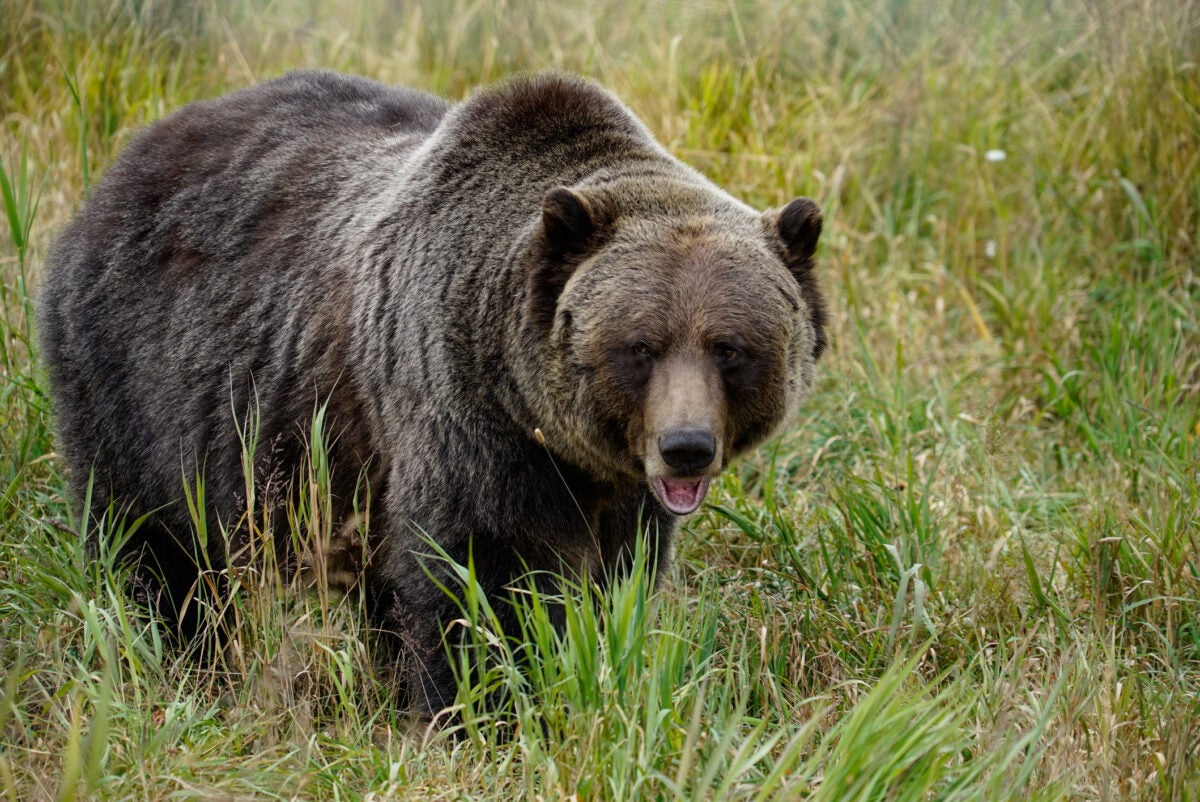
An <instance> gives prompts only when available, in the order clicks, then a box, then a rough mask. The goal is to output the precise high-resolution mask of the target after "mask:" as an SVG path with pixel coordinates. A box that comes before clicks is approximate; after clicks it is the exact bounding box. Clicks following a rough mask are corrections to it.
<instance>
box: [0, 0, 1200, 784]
mask: <svg viewBox="0 0 1200 802" xmlns="http://www.w3.org/2000/svg"><path fill="white" fill-rule="evenodd" d="M1198 58H1200V7H1198V6H1197V4H1196V3H1194V2H1161V3H1160V2H1130V1H1126V0H1105V1H1102V2H1083V1H1082V0H1046V2H1032V1H1026V0H1020V1H1018V0H1014V2H1007V3H987V2H977V1H974V0H951V1H950V2H937V1H935V0H911V1H910V2H899V0H865V1H864V2H848V0H815V2H807V3H791V2H775V1H773V0H765V2H758V3H749V2H744V1H741V0H738V1H735V0H729V1H728V2H717V1H715V0H714V1H713V2H705V1H704V0H697V1H696V2H682V1H681V0H630V1H629V2H617V0H600V1H599V2H590V3H584V2H552V3H534V2H529V0H509V1H508V2H505V1H503V0H491V1H490V2H488V1H486V0H472V1H468V0H449V2H432V1H430V0H426V1H425V2H406V3H400V2H383V0H367V2H361V3H354V4H351V3H338V2H335V1H334V0H308V1H307V2H300V1H299V0H287V1H286V2H246V1H245V0H198V1H197V2H184V0H173V1H171V0H161V1H160V2H154V0H143V1H141V2H135V1H134V0H98V1H93V2H82V0H61V1H60V2H49V0H0V116H2V119H3V133H2V135H0V136H2V138H0V165H2V168H3V169H2V170H0V176H2V177H3V182H2V186H0V188H2V189H4V193H3V202H4V212H5V222H6V226H5V227H6V229H7V232H6V233H7V236H4V237H0V288H2V289H0V292H2V295H0V309H2V318H0V334H2V335H3V337H2V338H0V410H2V412H0V415H2V418H0V528H2V530H3V535H2V537H0V675H2V676H3V677H4V678H5V682H4V686H3V691H2V693H0V793H3V794H6V795H7V796H8V797H9V798H12V799H17V798H22V799H23V798H49V797H52V798H61V799H69V798H73V797H75V796H83V797H106V798H108V797H111V798H131V797H132V798H147V799H151V798H154V799H157V798H162V797H166V796H181V797H192V796H199V797H209V796H229V797H238V798H240V797H256V798H257V797H267V798H342V797H346V796H349V797H360V796H363V795H365V794H368V793H373V794H375V795H376V796H377V798H393V797H404V798H409V797H454V798H468V797H469V798H499V797H504V796H509V797H511V796H512V795H514V794H518V795H521V796H527V797H531V798H532V797H534V796H538V795H540V796H542V797H543V798H557V797H562V796H568V795H570V794H578V795H579V796H580V797H581V798H589V799H609V798H612V799H622V798H634V799H636V798H664V797H672V798H674V797H691V798H717V797H720V798H724V797H738V798H743V797H744V798H765V797H768V796H771V797H776V796H778V797H799V796H814V797H824V798H837V799H846V798H854V799H876V798H879V799H883V798H887V799H901V798H903V799H909V798H913V799H916V798H920V799H930V798H936V799H949V798H960V797H961V798H991V799H1010V798H1013V797H1016V796H1021V797H1026V796H1030V797H1035V798H1059V797H1071V798H1085V799H1124V798H1132V799H1196V798H1197V797H1198V795H1200V794H1198V792H1197V790H1196V789H1197V788H1200V623H1198V621H1200V557H1198V554H1200V498H1198V496H1200V493H1198V485H1200V479H1198V471H1200V467H1198V463H1200V447H1198V444H1197V438H1198V437H1200V271H1198V265H1200V256H1198V250H1197V248H1198V246H1197V232H1198V229H1200V75H1198V72H1197V70H1198V64H1197V60H1198ZM316 66H320V67H328V68H332V69H338V70H344V71H350V72H355V73H360V74H364V75H368V76H371V77H374V78H377V79H380V80H384V81H390V82H395V83H402V84H406V85H411V86H417V87H421V88H425V89H429V90H431V91H435V92H439V93H442V94H445V95H447V96H449V97H452V98H459V97H462V96H463V95H464V94H465V93H466V92H468V91H469V90H470V89H471V88H472V87H474V86H476V85H478V84H479V83H483V82H487V81H491V80H495V79H499V78H502V77H504V76H506V75H509V74H511V73H513V72H515V71H520V70H531V69H541V68H546V67H556V68H562V69H568V70H572V71H578V72H582V73H586V74H588V75H591V76H594V77H596V78H598V79H599V80H601V81H602V82H604V83H606V84H607V85H609V86H610V87H612V88H613V89H614V90H615V91H616V92H617V93H618V94H619V95H620V96H621V97H622V98H623V99H624V100H625V101H626V102H627V103H628V104H629V105H630V106H631V107H632V108H633V109H634V110H635V111H636V112H637V113H638V114H639V115H640V116H641V117H643V119H645V120H646V122H647V123H648V124H649V126H650V127H651V129H652V130H654V131H655V133H656V134H657V135H658V136H659V137H660V139H661V140H662V141H663V142H664V143H665V144H666V145H667V147H668V148H670V149H671V150H672V152H674V153H675V154H677V155H678V156H680V157H681V158H683V159H684V160H686V161H688V162H690V163H692V164H694V165H695V166H696V167H698V168H699V169H701V170H702V171H704V172H705V173H706V174H708V175H709V176H711V177H712V178H713V179H714V180H716V181H717V182H719V183H721V184H722V185H724V186H725V187H727V188H728V189H729V190H730V191H731V192H733V193H734V194H736V195H738V196H740V197H742V198H744V199H745V200H747V201H748V202H750V203H752V204H755V205H758V206H767V205H774V204H779V203H782V202H784V201H786V200H788V199H790V198H791V197H793V196H795V195H800V194H806V195H810V196H812V197H814V198H816V199H817V200H818V201H819V202H820V203H821V205H822V207H823V209H824V210H825V213H826V228H825V231H826V233H825V236H824V237H823V239H822V242H823V247H822V250H821V273H822V277H823V280H824V285H825V287H826V289H827V291H828V293H829V295H830V299H831V302H832V308H833V314H832V330H831V339H832V346H831V350H830V351H829V356H828V357H827V359H826V361H825V362H824V363H823V365H822V379H821V384H820V386H819V388H818V391H817V393H816V395H815V397H814V398H813V399H812V401H811V402H810V403H808V404H807V405H806V406H805V407H804V408H803V410H802V412H801V416H800V418H799V419H798V420H797V421H796V422H795V425H794V426H792V427H790V428H789V429H788V430H787V431H786V432H785V433H784V434H782V435H781V436H780V437H779V438H777V439H776V440H775V441H774V442H772V443H771V444H769V445H768V446H767V447H765V448H763V449H761V450H760V452H759V453H758V454H757V455H755V456H754V457H752V458H751V459H749V460H747V461H746V462H745V463H743V464H742V465H741V466H739V467H738V468H737V469H735V470H734V471H732V472H730V473H729V474H727V475H726V477H725V478H724V479H723V481H722V483H721V486H720V487H719V488H717V490H716V491H715V492H714V494H713V495H712V496H710V499H709V501H710V502H711V503H710V505H709V506H707V507H706V508H705V510H704V512H703V513H701V514H699V515H697V516H694V517H693V518H692V519H691V521H690V522H689V524H688V526H687V528H686V531H685V534H684V537H683V541H682V543H681V547H680V560H679V566H678V568H677V570H676V571H675V573H674V575H673V576H672V577H671V578H670V582H669V583H668V587H667V588H666V590H665V591H664V592H663V593H661V594H659V598H658V600H657V602H656V603H650V602H649V601H647V600H645V599H644V598H643V597H644V595H645V589H644V587H638V586H637V583H633V584H632V586H629V587H625V588H622V589H621V590H620V591H619V592H618V593H616V594H615V596H614V598H613V599H612V600H610V602H609V603H608V604H606V605H603V606H602V608H601V610H600V612H599V613H598V614H599V615H601V617H602V618H603V619H604V620H605V621H607V623H606V624H605V626H604V630H603V631H604V636H603V637H599V636H597V635H596V634H595V630H596V627H597V626H599V624H597V623H596V622H595V621H590V620H588V619H587V616H586V614H585V612H586V611H587V610H590V609H591V608H590V607H580V608H579V615H580V617H581V623H580V625H579V627H578V628H577V631H575V632H572V633H568V636H566V637H565V638H558V637H557V636H555V635H553V633H548V632H546V631H545V630H544V627H539V626H538V624H537V613H536V609H531V611H530V612H529V617H528V621H529V624H528V627H527V628H526V629H525V630H523V631H522V632H521V633H509V634H510V635H511V636H512V637H513V638H514V639H515V641H509V642H508V643H509V645H508V646H507V647H505V648H499V647H496V644H503V643H505V641H500V640H496V639H490V640H489V637H488V636H489V630H488V624H487V616H486V614H485V613H483V612H480V611H479V610H478V609H476V610H475V612H474V613H473V614H472V615H466V618H467V619H468V622H469V623H470V624H471V625H472V626H473V628H474V630H475V631H476V632H477V633H478V635H479V638H480V639H482V640H481V645H479V648H481V649H484V650H485V651H488V649H489V648H491V651H495V652H497V654H496V655H495V660H494V662H495V665H496V666H497V667H496V668H495V670H494V671H492V672H490V673H488V672H483V674H482V675H480V676H470V677H464V683H463V686H464V689H463V696H462V699H463V702H464V704H466V705H468V707H467V709H468V710H469V711H471V715H470V716H468V721H469V723H470V726H469V727H467V731H466V732H465V734H464V736H463V737H460V738H459V739H457V740H454V739H447V737H446V736H445V734H444V733H435V734H429V733H421V732H419V731H418V732H415V733H414V732H411V731H410V730H411V727H410V726H408V725H407V723H406V722H405V721H404V720H403V718H402V717H400V716H398V715H397V713H396V711H394V710H392V709H391V708H390V707H389V705H388V704H387V701H386V700H387V689H386V688H385V687H381V686H380V685H379V684H378V683H377V680H376V678H375V677H374V676H373V674H372V672H371V671H370V659H369V655H367V646H366V645H365V644H364V635H365V633H364V631H363V629H362V622H361V617H360V616H359V615H358V614H357V613H358V611H357V609H356V603H355V601H354V600H353V599H343V600H337V599H331V598H330V597H328V596H322V595H320V594H317V595H312V594H309V595H304V594H289V593H287V592H283V593H280V592H278V590H279V589H277V588H274V587H273V586H272V585H271V583H266V582H264V583H261V584H259V585H250V584H248V585H247V587H246V588H245V589H244V592H243V594H242V595H240V596H239V597H238V598H237V599H236V600H235V602H234V603H235V604H237V605H239V609H240V611H241V613H242V614H243V617H244V619H245V621H246V624H245V627H244V633H243V637H242V640H240V641H238V642H237V643H236V644H235V648H234V650H233V652H231V654H230V655H228V656H227V657H226V659H225V660H224V661H222V663H221V665H219V666H216V667H214V668H213V669H212V670H211V671H207V672H205V671H198V670H197V669H196V668H195V667H193V666H189V665H187V664H186V663H184V664H180V663H179V662H178V661H177V660H176V659H175V657H174V656H173V655H172V654H171V653H170V652H169V651H164V650H163V648H162V646H161V643H160V641H159V639H158V631H157V628H156V627H155V625H154V624H153V622H146V621H144V620H142V619H139V618H137V617H131V616H130V614H129V611H128V610H127V608H126V606H125V605H124V604H123V603H122V600H121V594H120V579H119V571H116V572H115V571H114V569H113V567H112V566H111V565H109V564H107V563H106V562H105V560H103V559H101V560H90V559H89V558H88V557H87V556H86V554H85V552H84V551H83V549H82V547H81V545H80V538H79V535H78V534H77V533H76V532H75V530H74V528H73V524H72V523H71V521H70V516H69V515H68V512H67V510H66V505H65V502H64V499H63V496H62V478H61V476H60V475H59V473H58V471H59V468H58V464H57V460H56V459H55V457H54V454H53V439H52V435H51V433H50V428H49V410H48V405H47V401H46V397H45V395H44V377H43V375H42V374H41V372H40V371H39V370H38V369H37V367H36V362H35V356H36V342H35V340H34V338H33V334H32V323H31V317H30V308H31V307H30V303H31V302H30V299H31V298H32V297H33V296H34V294H35V293H36V287H37V279H38V274H39V272H40V271H41V269H42V266H43V264H44V261H45V256H46V252H47V249H48V247H49V245H50V243H51V241H52V239H53V236H54V233H55V231H56V230H57V229H58V228H59V227H60V226H61V225H62V224H63V223H64V222H65V221H66V220H67V219H69V217H70V216H71V214H72V213H73V212H74V211H75V210H76V209H78V207H79V205H80V203H82V201H83V199H84V198H85V197H86V195H87V191H88V186H89V185H90V183H91V182H93V181H94V180H95V179H96V178H97V177H98V176H99V175H101V174H102V172H103V170H104V167H105V165H107V164H108V163H109V162H110V161H111V160H112V159H113V158H114V157H115V156H116V154H118V153H119V152H120V149H121V147H122V145H123V144H124V143H125V142H126V141H127V140H128V138H129V136H130V135H131V134H132V133H133V132H135V131H136V130H137V129H138V128H139V127H140V126H142V125H145V124H146V123H148V122H150V121H152V120H154V119H157V118H158V117H161V116H162V115H164V114H166V113H167V112H169V111H170V110H172V109H174V108H177V107H178V106H180V105H182V104H183V103H186V102H188V101H191V100H195V99H199V98H206V97H212V96H215V95H218V94H221V93H223V92H226V91H229V90H232V89H235V88H238V87H241V86H245V85H248V84H250V83H253V82H255V81H259V80H262V79H264V78H268V77H271V76H274V75H278V74H280V73H282V72H284V71H286V70H287V69H291V68H296V67H316ZM198 313H200V312H199V311H198ZM465 581H468V582H469V577H468V579H467V580H465ZM589 632H591V633H592V634H591V635H589V634H588V633H589ZM489 643H490V644H492V647H495V648H492V647H488V644H489ZM238 650H240V651H238ZM530 653H532V654H535V655H537V656H538V660H540V661H542V664H543V665H547V666H555V665H563V666H567V665H569V666H584V667H587V666H590V667H591V670H589V671H583V670H582V669H579V670H577V671H574V672H573V673H568V675H566V676H564V675H563V674H562V673H561V672H560V673H555V672H553V671H546V672H542V673H540V674H538V675H537V676H535V677H533V678H532V679H516V678H514V677H516V676H517V675H516V674H514V673H513V672H511V671H508V672H506V671H505V666H506V665H507V666H509V667H512V666H515V665H517V664H519V663H521V662H522V660H523V659H525V658H524V657H523V655H527V654H530ZM572 678H574V679H573V680H572ZM500 686H503V687H505V688H507V689H508V691H507V694H508V699H509V702H508V707H507V708H505V709H504V710H500V711H497V710H494V709H489V708H487V706H486V705H483V704H476V702H478V700H480V699H482V698H484V696H482V695H481V694H484V691H486V690H488V689H489V688H490V689H492V690H494V689H495V688H496V687H500ZM563 711H567V714H564V713H563ZM498 734H503V735H504V737H499V738H498V737H496V736H497V735H498Z"/></svg>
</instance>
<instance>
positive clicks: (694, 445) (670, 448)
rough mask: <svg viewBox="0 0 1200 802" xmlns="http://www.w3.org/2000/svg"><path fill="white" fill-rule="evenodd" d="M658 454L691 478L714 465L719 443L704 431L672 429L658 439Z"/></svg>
mask: <svg viewBox="0 0 1200 802" xmlns="http://www.w3.org/2000/svg"><path fill="white" fill-rule="evenodd" d="M658 453H660V454H662V458H663V461H664V462H666V463H667V464H668V465H670V466H671V467H672V468H674V469H675V470H677V471H679V472H680V473H681V474H683V475H685V476H691V475H694V474H696V473H699V472H700V471H702V470H704V469H705V468H707V467H708V466H709V465H710V464H711V463H712V461H713V457H714V456H715V455H716V453H717V441H716V439H715V438H714V437H713V436H712V435H711V434H709V433H708V432H706V431H705V430H704V429H694V428H679V429H672V430H671V431H669V432H667V433H666V434H664V435H663V436H662V437H660V438H658Z"/></svg>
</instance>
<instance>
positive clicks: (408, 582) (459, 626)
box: [369, 534, 561, 719]
mask: <svg viewBox="0 0 1200 802" xmlns="http://www.w3.org/2000/svg"><path fill="white" fill-rule="evenodd" d="M404 540H405V542H404V543H403V544H397V545H396V547H394V548H392V549H391V550H390V553H387V554H383V555H377V557H378V558H379V559H378V562H377V566H378V567H377V568H374V569H373V570H372V572H371V576H370V580H369V584H370V598H371V602H372V603H371V608H372V617H373V620H374V623H375V626H376V627H377V628H378V635H379V638H378V640H379V641H380V642H381V645H383V647H384V649H385V653H386V655H387V660H386V662H387V664H388V665H389V667H390V669H391V673H392V674H393V676H394V677H395V679H396V681H397V682H398V683H399V684H400V685H401V686H402V689H401V690H402V694H401V698H404V699H406V701H407V703H408V707H409V708H410V709H411V710H412V711H413V712H414V713H416V714H417V715H420V716H423V717H425V718H430V719H432V718H435V717H436V716H437V715H438V713H439V712H440V711H443V710H445V709H446V708H448V707H451V706H452V705H453V704H454V702H455V698H456V695H457V687H458V679H459V678H458V676H457V674H456V670H455V668H454V666H453V665H452V663H451V661H452V660H454V659H456V654H457V647H459V646H460V645H462V644H464V643H465V642H467V640H468V639H469V638H470V637H471V635H470V633H469V632H468V630H467V627H466V625H465V623H464V620H465V619H466V617H467V615H466V612H465V610H464V605H465V602H464V601H463V599H464V597H465V592H466V589H465V588H464V586H463V583H462V580H461V578H460V577H459V576H458V574H457V572H456V571H455V566H452V565H450V564H449V563H448V562H447V561H446V559H445V558H444V557H441V556H438V555H435V554H434V551H435V550H434V548H433V546H432V545H431V544H430V543H429V542H427V541H425V540H423V539H421V538H420V537H418V536H413V537H411V538H405V539H404ZM437 543H438V546H439V547H440V548H441V549H442V550H444V551H445V552H446V555H447V556H448V557H449V559H450V560H451V561H453V563H455V564H456V565H457V566H465V565H467V564H468V562H473V564H474V576H473V578H474V581H475V583H476V586H477V591H478V592H479V593H481V594H482V595H483V596H485V597H486V598H487V600H488V603H489V604H490V606H491V608H492V610H493V611H494V613H495V615H496V618H497V623H498V625H499V627H500V629H501V631H502V632H503V633H504V634H505V635H506V636H513V635H516V634H517V633H518V630H519V625H518V621H517V616H516V611H515V609H514V607H513V605H512V599H511V593H510V590H509V589H510V588H512V587H523V586H524V585H523V583H524V582H525V579H524V577H526V576H527V575H529V574H530V572H531V571H533V572H534V574H533V576H534V581H535V582H537V584H538V587H539V590H540V591H542V593H543V594H545V595H552V594H556V593H558V592H560V588H559V587H558V585H557V582H555V581H554V576H555V574H553V573H551V572H550V570H548V566H540V567H539V566H535V565H532V564H528V563H527V562H526V560H523V559H522V558H521V556H520V555H519V554H518V553H517V552H516V551H515V550H514V549H513V547H512V544H511V543H506V542H502V541H501V540H500V539H498V538H495V537H492V536H488V535H473V536H470V537H467V536H463V537H456V538H450V539H448V538H446V537H445V536H444V534H443V536H442V537H439V538H438V539H437ZM539 568H540V569H541V570H539ZM558 612H559V611H556V610H554V609H552V611H551V614H552V617H554V618H555V619H558V618H561V614H556V613H558ZM555 625H556V626H561V622H560V621H558V620H555Z"/></svg>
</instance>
